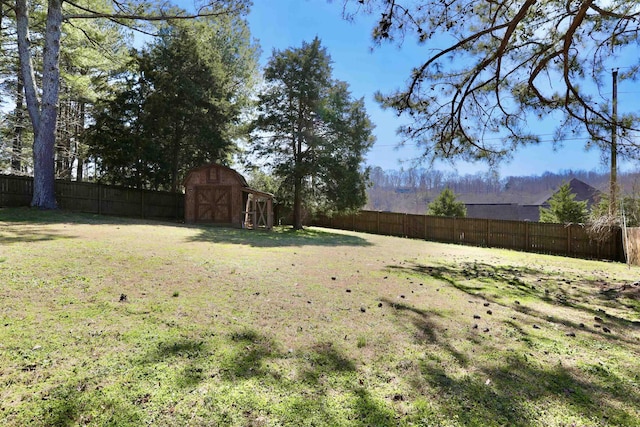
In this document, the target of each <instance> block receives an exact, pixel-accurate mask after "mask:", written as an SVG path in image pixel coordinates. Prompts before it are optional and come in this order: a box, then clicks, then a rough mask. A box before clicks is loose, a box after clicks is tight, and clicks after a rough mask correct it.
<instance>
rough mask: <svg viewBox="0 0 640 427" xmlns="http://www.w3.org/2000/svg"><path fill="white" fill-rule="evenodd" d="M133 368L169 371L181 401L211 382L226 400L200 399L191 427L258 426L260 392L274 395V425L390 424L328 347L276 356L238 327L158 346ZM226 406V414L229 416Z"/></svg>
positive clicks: (273, 347) (379, 402)
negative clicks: (225, 393)
mask: <svg viewBox="0 0 640 427" xmlns="http://www.w3.org/2000/svg"><path fill="white" fill-rule="evenodd" d="M138 363H142V369H143V370H145V371H147V372H155V370H156V368H159V367H163V366H166V365H169V366H170V372H172V376H173V377H174V378H173V379H172V380H170V381H168V382H167V383H166V384H171V386H172V387H178V388H179V391H178V392H179V393H184V394H189V393H190V391H189V390H197V389H198V388H199V387H200V384H203V383H205V384H206V383H207V382H208V383H211V382H212V381H213V382H214V383H217V384H218V385H217V386H216V388H217V387H222V388H223V389H226V390H228V392H229V394H230V396H234V397H223V396H220V395H219V394H217V393H214V394H212V395H210V396H205V397H204V401H205V402H208V403H207V406H206V407H203V408H202V409H198V410H195V408H194V412H193V413H192V414H191V424H193V425H199V424H200V423H203V424H207V425H262V424H260V423H256V421H255V418H256V415H259V414H264V413H265V407H264V406H263V405H264V404H265V403H264V401H263V400H262V398H260V397H259V396H260V394H261V393H263V392H265V393H267V396H278V398H277V400H278V401H277V405H276V406H272V405H269V407H268V408H267V409H268V410H267V412H268V413H269V416H270V417H271V418H272V419H273V421H274V422H275V423H276V424H278V425H318V426H333V425H344V424H345V422H346V420H347V419H350V420H358V421H359V423H358V424H356V425H375V426H380V427H391V426H396V425H397V419H396V418H397V414H396V411H395V409H394V408H393V405H391V404H390V403H389V402H386V401H385V400H383V399H378V398H376V397H374V396H373V395H372V393H371V392H370V391H369V390H367V389H366V388H365V387H364V386H363V385H362V384H361V383H359V382H358V380H357V376H358V371H357V367H356V364H355V363H354V361H352V360H351V359H350V358H349V357H347V356H346V355H345V354H344V353H342V352H341V351H340V350H339V349H337V348H336V347H335V346H334V345H333V344H332V343H330V342H320V343H315V344H312V345H311V346H310V347H309V348H307V349H299V350H296V351H295V352H292V351H289V350H287V351H284V350H283V349H282V347H281V346H280V345H279V344H278V343H277V342H275V341H274V340H273V339H271V338H269V337H267V336H265V335H263V334H261V333H260V332H259V331H257V330H255V329H252V328H244V329H240V330H237V331H232V332H229V333H227V334H225V335H224V336H218V337H215V338H212V340H211V341H210V342H207V341H206V340H205V341H199V340H189V339H179V340H176V341H169V342H162V343H160V344H158V345H157V347H156V348H154V349H153V350H151V351H150V352H148V353H147V354H146V355H144V356H143V358H142V359H141V360H139V361H138ZM191 372H198V373H199V375H191V374H189V373H191ZM239 396H245V397H239ZM336 397H337V398H338V401H336V400H335V399H336ZM228 399H231V404H232V407H233V408H234V409H233V413H232V414H230V413H229V405H230V401H229V400H228ZM260 402H263V403H260ZM337 405H338V406H339V408H338V409H336V406H337ZM238 417H240V418H243V417H244V419H241V420H239V418H238ZM230 418H233V420H234V421H230Z"/></svg>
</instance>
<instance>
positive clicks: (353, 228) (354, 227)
mask: <svg viewBox="0 0 640 427" xmlns="http://www.w3.org/2000/svg"><path fill="white" fill-rule="evenodd" d="M351 230H353V231H356V214H355V213H352V214H351Z"/></svg>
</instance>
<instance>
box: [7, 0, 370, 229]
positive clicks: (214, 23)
mask: <svg viewBox="0 0 640 427" xmlns="http://www.w3.org/2000/svg"><path fill="white" fill-rule="evenodd" d="M0 4H1V5H2V9H1V10H0V12H1V13H0V14H1V16H2V21H1V22H0V24H1V26H2V27H1V28H2V31H1V32H0V37H1V39H0V41H1V43H2V52H3V56H2V59H0V79H1V80H0V81H1V82H2V85H1V86H0V90H1V91H2V95H3V100H9V101H8V102H5V103H4V105H3V108H4V110H5V111H7V113H5V114H3V116H2V122H1V125H0V130H1V132H2V133H1V135H2V140H1V141H2V144H1V146H0V148H1V150H0V168H2V169H3V170H5V171H9V172H12V173H17V174H33V176H34V196H33V200H32V205H33V206H38V207H41V208H54V207H55V206H56V201H55V194H54V193H53V182H54V177H55V178H58V179H75V180H79V181H82V180H95V181H99V182H105V183H108V184H117V185H124V186H128V187H133V188H140V189H155V190H169V191H179V190H180V185H181V182H182V179H184V177H185V176H186V174H187V172H188V171H189V170H190V169H192V168H194V167H197V166H201V165H203V164H207V163H221V164H224V165H232V164H235V165H237V166H238V167H248V168H252V169H253V170H254V173H258V170H260V171H262V173H265V174H269V175H271V176H272V177H273V178H274V179H273V180H272V181H271V182H273V183H275V182H277V186H276V187H274V188H269V189H270V190H273V191H274V192H276V193H277V194H278V197H279V200H280V201H281V202H283V204H284V205H287V206H289V207H290V208H291V209H292V211H293V213H294V215H293V216H294V226H295V227H296V228H300V227H301V226H302V216H303V208H302V207H303V205H304V206H305V210H306V211H309V210H312V209H319V208H321V207H322V208H324V209H329V210H339V211H344V210H350V209H356V208H359V207H361V206H362V205H363V204H364V202H365V200H366V195H365V189H366V182H367V170H366V169H365V168H364V167H363V165H362V163H363V159H364V154H365V153H366V151H367V150H368V149H369V148H370V146H371V144H372V143H373V137H372V134H371V130H372V128H373V125H372V124H371V122H370V120H369V118H368V116H367V113H366V111H365V109H364V102H363V100H362V99H360V100H356V99H353V97H352V96H351V93H350V92H349V88H348V84H347V83H346V82H341V81H337V80H335V79H334V78H333V77H332V66H331V56H330V55H329V53H328V52H327V51H326V49H325V48H324V47H323V46H322V44H321V41H320V40H319V39H317V38H316V39H315V40H313V41H312V42H309V43H303V45H302V46H301V47H292V48H290V49H286V50H283V51H274V52H273V54H272V57H271V58H270V60H269V63H268V64H267V66H266V67H265V70H264V73H263V74H262V75H261V73H260V71H259V70H258V65H257V64H258V54H259V50H260V47H259V45H258V44H257V42H255V41H254V40H253V39H252V37H251V33H250V29H249V28H248V24H247V22H246V20H245V17H246V14H247V12H248V10H249V9H248V8H249V5H250V3H249V2H248V1H246V0H211V1H209V2H208V3H205V4H203V5H201V7H200V8H199V9H198V10H197V11H196V12H195V13H193V12H190V11H188V10H184V9H180V8H178V7H176V6H173V5H171V4H169V3H161V4H159V3H154V2H133V3H127V4H123V3H120V2H111V1H105V0H89V1H87V2H86V3H75V2H71V1H60V0H48V1H47V2H43V1H39V0H38V1H33V2H28V3H27V2H26V1H25V0H16V2H15V4H10V3H9V2H5V1H2V3H0ZM141 34H142V35H143V36H141ZM141 40H143V41H142V42H141Z"/></svg>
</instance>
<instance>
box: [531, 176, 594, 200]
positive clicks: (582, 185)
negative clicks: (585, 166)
mask: <svg viewBox="0 0 640 427" xmlns="http://www.w3.org/2000/svg"><path fill="white" fill-rule="evenodd" d="M563 185H564V184H563ZM569 190H570V191H571V193H572V194H575V195H576V197H575V199H574V200H575V201H577V202H583V201H586V202H587V206H591V205H593V204H595V203H598V200H599V199H600V198H601V197H602V192H600V190H598V189H596V188H595V187H592V186H590V185H589V184H587V183H586V182H584V181H580V180H579V179H577V178H572V179H571V181H569ZM557 192H558V188H556V189H555V190H554V191H553V192H551V193H547V194H546V195H545V196H544V197H543V198H542V199H541V200H539V201H538V202H537V203H535V204H534V205H538V206H545V205H549V200H550V199H551V198H552V197H553V195H554V194H556V193H557Z"/></svg>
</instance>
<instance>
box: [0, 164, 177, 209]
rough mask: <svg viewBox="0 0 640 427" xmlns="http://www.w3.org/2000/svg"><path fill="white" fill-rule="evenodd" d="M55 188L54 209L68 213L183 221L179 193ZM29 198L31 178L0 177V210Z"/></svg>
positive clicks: (75, 185)
mask: <svg viewBox="0 0 640 427" xmlns="http://www.w3.org/2000/svg"><path fill="white" fill-rule="evenodd" d="M55 186H56V200H57V202H58V206H59V207H60V208H62V209H68V210H70V211H76V212H86V213H95V214H100V215H116V216H125V217H134V218H149V219H163V220H181V219H183V218H184V194H181V193H170V192H166V191H151V190H136V189H133V188H126V187H117V186H110V185H103V184H94V183H88V182H74V181H62V180H57V181H56V184H55ZM32 195H33V178H31V177H26V176H14V175H0V206H3V207H18V206H29V204H30V203H31V197H32Z"/></svg>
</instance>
